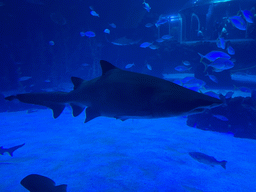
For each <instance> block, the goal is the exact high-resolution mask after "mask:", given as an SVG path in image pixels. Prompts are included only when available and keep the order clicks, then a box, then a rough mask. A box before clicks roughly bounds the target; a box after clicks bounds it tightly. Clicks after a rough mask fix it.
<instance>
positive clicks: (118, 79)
mask: <svg viewBox="0 0 256 192" xmlns="http://www.w3.org/2000/svg"><path fill="white" fill-rule="evenodd" d="M100 65H101V69H102V75H101V76H100V77H97V78H95V79H92V80H89V81H86V80H83V79H81V78H78V77H71V81H72V82H73V84H74V90H73V91H71V92H42V93H41V92H39V93H25V94H18V95H12V96H8V97H6V98H5V99H6V100H9V101H11V100H14V99H18V100H19V101H21V102H24V103H30V104H36V105H43V106H46V107H48V108H51V109H52V111H53V117H54V118H57V117H59V115H60V114H61V113H62V111H63V110H64V108H65V105H66V104H70V106H71V108H72V110H73V116H74V117H76V116H78V115H79V114H80V113H82V111H83V110H84V109H85V107H87V108H86V120H85V122H88V121H90V120H92V119H94V118H96V117H99V116H105V117H114V118H116V119H121V120H126V119H135V118H144V119H145V118H150V119H151V118H163V117H172V116H180V115H187V114H193V113H199V112H203V111H204V110H205V108H209V107H215V106H219V105H221V104H222V101H221V100H219V99H217V98H214V97H211V96H208V95H204V94H201V93H198V92H195V91H192V90H189V89H187V88H184V87H182V86H179V85H177V84H175V83H172V82H170V81H166V80H164V79H160V78H157V77H153V76H149V75H145V74H140V73H134V72H130V71H125V70H121V69H119V68H117V67H115V66H114V65H112V64H111V63H109V62H107V61H104V60H101V61H100Z"/></svg>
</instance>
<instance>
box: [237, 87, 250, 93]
mask: <svg viewBox="0 0 256 192" xmlns="http://www.w3.org/2000/svg"><path fill="white" fill-rule="evenodd" d="M238 89H239V90H240V91H242V92H245V93H251V92H252V90H251V89H250V88H248V87H239V88H238Z"/></svg>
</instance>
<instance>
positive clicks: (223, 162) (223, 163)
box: [220, 161, 227, 169]
mask: <svg viewBox="0 0 256 192" xmlns="http://www.w3.org/2000/svg"><path fill="white" fill-rule="evenodd" d="M226 164H227V161H221V162H220V165H221V167H223V168H224V169H226Z"/></svg>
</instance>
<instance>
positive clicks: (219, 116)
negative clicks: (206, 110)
mask: <svg viewBox="0 0 256 192" xmlns="http://www.w3.org/2000/svg"><path fill="white" fill-rule="evenodd" d="M212 116H213V117H216V118H217V119H219V120H221V121H228V118H227V117H225V116H223V115H214V114H213V115H212Z"/></svg>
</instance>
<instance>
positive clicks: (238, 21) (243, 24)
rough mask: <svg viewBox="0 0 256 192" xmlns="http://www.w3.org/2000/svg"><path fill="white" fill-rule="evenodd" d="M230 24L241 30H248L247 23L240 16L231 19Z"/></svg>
mask: <svg viewBox="0 0 256 192" xmlns="http://www.w3.org/2000/svg"><path fill="white" fill-rule="evenodd" d="M229 20H230V22H231V23H232V24H233V26H234V27H236V28H237V29H239V30H243V31H244V30H246V22H245V21H244V19H243V18H242V17H240V16H237V15H236V16H233V17H229Z"/></svg>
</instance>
